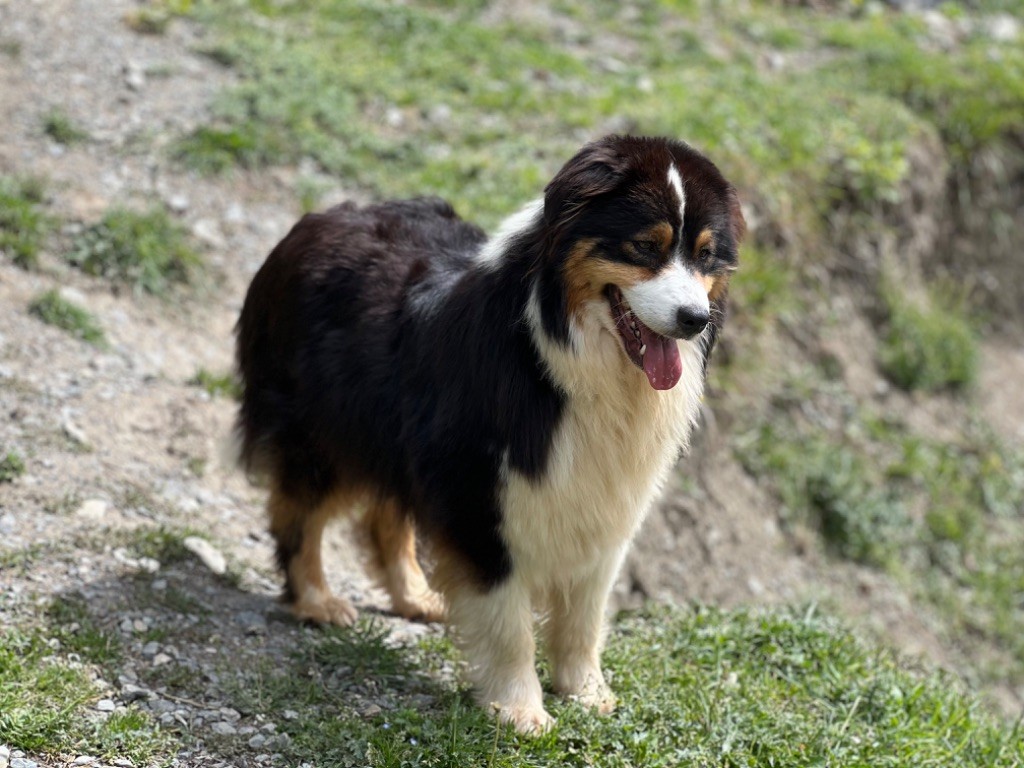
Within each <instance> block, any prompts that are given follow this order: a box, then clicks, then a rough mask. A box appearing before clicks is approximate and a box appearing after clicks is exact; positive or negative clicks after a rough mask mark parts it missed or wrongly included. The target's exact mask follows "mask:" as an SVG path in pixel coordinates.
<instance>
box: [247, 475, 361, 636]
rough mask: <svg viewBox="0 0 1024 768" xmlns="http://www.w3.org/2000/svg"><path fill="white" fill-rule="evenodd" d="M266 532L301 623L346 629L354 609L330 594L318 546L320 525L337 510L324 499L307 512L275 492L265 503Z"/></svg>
mask: <svg viewBox="0 0 1024 768" xmlns="http://www.w3.org/2000/svg"><path fill="white" fill-rule="evenodd" d="M267 511H268V512H269V514H270V532H271V534H273V536H274V539H275V540H276V541H277V559H278V563H279V564H280V566H281V569H282V570H283V571H284V574H285V600H286V601H287V602H288V603H289V604H290V605H291V610H292V613H294V614H295V617H296V618H298V619H300V620H302V621H315V622H318V623H320V624H337V625H339V626H342V627H346V626H349V625H350V624H352V623H353V622H354V621H355V620H356V616H357V613H356V609H355V608H354V607H353V606H352V603H350V602H349V601H348V600H345V599H344V598H341V597H336V596H334V595H332V594H331V590H330V588H329V587H328V586H327V579H326V578H325V577H324V569H323V564H322V562H321V559H320V546H321V541H322V538H323V532H324V526H325V525H326V524H327V521H328V520H329V519H330V518H331V516H332V514H333V513H334V512H336V511H337V500H336V499H331V498H328V499H326V500H325V501H323V502H322V503H321V504H320V505H319V506H317V507H316V508H314V509H310V508H309V507H308V506H306V505H304V504H302V503H300V502H298V501H296V500H295V499H293V498H291V497H289V496H287V495H285V494H284V493H282V492H280V491H278V490H272V491H271V494H270V499H269V500H268V502H267Z"/></svg>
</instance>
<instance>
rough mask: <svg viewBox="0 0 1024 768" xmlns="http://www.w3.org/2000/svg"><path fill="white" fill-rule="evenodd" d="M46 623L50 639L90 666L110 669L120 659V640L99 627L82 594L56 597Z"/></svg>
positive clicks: (47, 612)
mask: <svg viewBox="0 0 1024 768" xmlns="http://www.w3.org/2000/svg"><path fill="white" fill-rule="evenodd" d="M46 620H47V622H48V623H49V628H50V632H49V634H50V636H51V637H53V638H56V639H57V640H58V641H59V642H60V647H61V649H62V650H63V651H64V652H67V653H76V654H78V656H79V657H80V658H81V659H83V660H84V661H86V662H88V663H90V664H96V665H100V666H105V667H108V668H111V667H113V665H115V664H116V663H117V662H118V661H120V660H121V658H122V655H123V649H122V648H121V643H120V641H119V640H118V638H117V637H116V636H115V635H113V634H111V633H110V632H107V631H106V630H104V629H102V628H100V627H99V626H97V625H96V623H95V622H94V621H93V619H92V617H91V615H90V614H89V607H88V604H87V602H86V600H85V598H84V597H83V596H82V595H80V594H75V593H70V594H66V595H61V596H59V597H57V598H55V599H54V600H53V601H52V602H51V603H50V606H49V608H47V610H46Z"/></svg>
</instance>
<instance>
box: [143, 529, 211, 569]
mask: <svg viewBox="0 0 1024 768" xmlns="http://www.w3.org/2000/svg"><path fill="white" fill-rule="evenodd" d="M195 535H196V532H195V531H192V530H190V529H187V530H177V529H172V528H166V527H163V526H160V527H158V528H148V527H147V528H138V529H136V530H135V531H134V532H133V534H132V535H131V539H130V541H129V542H128V546H129V547H130V548H131V550H132V552H133V553H134V554H136V555H137V556H138V557H150V558H152V559H154V560H156V561H158V562H159V563H160V564H161V565H175V564H177V563H183V562H185V561H187V560H189V559H190V558H192V557H193V555H192V553H191V552H190V551H189V550H188V549H187V548H186V547H185V539H187V538H188V537H189V536H195Z"/></svg>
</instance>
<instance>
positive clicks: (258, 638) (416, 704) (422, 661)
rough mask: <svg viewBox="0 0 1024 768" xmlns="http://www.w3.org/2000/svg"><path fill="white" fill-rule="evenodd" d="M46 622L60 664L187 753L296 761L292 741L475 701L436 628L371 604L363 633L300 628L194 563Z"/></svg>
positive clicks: (72, 599) (64, 606) (120, 581)
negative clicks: (390, 715)
mask: <svg viewBox="0 0 1024 768" xmlns="http://www.w3.org/2000/svg"><path fill="white" fill-rule="evenodd" d="M44 618H45V621H46V623H47V627H46V631H47V633H48V634H49V636H51V637H55V638H57V639H58V640H59V641H60V648H61V653H62V654H64V655H65V656H68V657H70V658H72V659H76V658H77V659H81V660H82V661H84V662H86V663H89V664H92V665H94V666H96V667H98V669H99V672H100V677H101V678H102V681H103V682H101V683H100V688H101V689H102V690H99V689H98V690H97V694H96V697H97V698H108V699H112V700H113V702H114V704H115V707H116V708H117V710H116V711H124V710H138V711H140V712H142V713H145V715H146V716H147V717H148V720H149V722H150V724H151V725H152V727H154V728H159V729H160V730H162V731H164V732H166V733H167V734H168V735H169V736H170V738H171V740H172V741H173V742H177V743H178V746H179V750H180V752H179V754H184V753H186V752H190V753H192V754H216V755H221V756H225V757H226V756H232V758H233V759H243V758H255V757H256V756H258V755H259V754H263V753H265V754H283V755H285V756H286V757H287V756H288V755H289V753H290V751H291V747H293V746H294V745H293V736H289V734H293V735H296V734H301V733H302V732H303V731H305V730H308V729H317V728H320V727H321V726H326V725H327V724H329V723H334V722H338V721H346V722H349V723H352V722H356V721H362V722H365V724H366V725H367V726H368V727H373V726H374V725H375V724H377V723H379V722H380V721H381V720H382V718H383V717H384V716H385V715H386V713H387V712H389V711H394V710H397V709H402V710H408V709H410V708H412V709H423V708H427V707H430V706H432V705H433V704H434V703H435V702H437V701H438V700H439V699H445V700H449V701H450V700H453V698H454V699H458V700H461V699H464V698H466V696H467V694H466V693H465V692H464V691H461V690H459V689H458V686H457V685H456V684H455V682H454V679H455V672H454V669H455V665H454V663H453V662H452V661H451V657H452V652H451V648H450V645H449V644H448V641H447V640H446V639H445V638H444V634H443V630H442V629H441V628H440V627H439V626H437V625H414V624H410V623H408V622H406V621H405V620H403V619H400V618H398V617H396V616H394V615H392V614H389V613H387V612H386V611H384V610H381V609H379V608H376V607H373V606H367V607H363V608H362V610H361V615H360V618H359V620H358V621H357V622H356V624H355V625H354V626H353V627H348V628H338V627H318V626H312V625H307V624H302V623H300V622H298V621H296V620H295V619H294V618H293V617H292V616H291V614H289V613H288V612H287V610H285V609H284V608H283V607H282V606H281V605H280V604H279V603H278V601H277V600H276V598H275V596H274V595H273V594H270V593H269V592H268V590H266V589H265V588H264V589H262V590H260V589H256V590H251V589H249V588H248V586H247V585H244V584H241V585H240V584H239V583H238V579H237V578H232V577H219V576H215V575H214V574H212V573H211V572H209V571H208V570H207V569H205V568H204V567H202V566H201V565H200V564H199V562H198V561H196V560H194V559H192V558H191V557H190V556H182V557H181V558H180V559H179V560H177V561H175V562H170V563H163V564H162V565H161V568H160V570H159V571H157V572H155V573H147V572H144V571H141V570H139V571H131V570H129V571H128V572H124V573H121V574H119V575H118V576H113V577H106V578H102V579H98V580H95V581H90V582H86V583H83V584H80V585H78V586H77V587H76V588H74V589H70V590H66V591H63V592H61V593H58V594H57V596H56V597H55V598H54V599H53V601H52V602H51V604H50V606H49V607H48V609H47V610H46V612H45V614H44ZM122 708H124V710H122ZM299 738H300V739H301V736H299ZM300 751H301V750H300ZM243 761H244V762H248V760H247V759H246V760H243Z"/></svg>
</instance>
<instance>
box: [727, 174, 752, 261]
mask: <svg viewBox="0 0 1024 768" xmlns="http://www.w3.org/2000/svg"><path fill="white" fill-rule="evenodd" d="M727 195H728V197H729V225H730V228H731V229H732V240H733V243H734V244H735V246H736V248H739V247H740V243H742V242H743V238H744V237H745V236H746V234H747V220H746V219H744V218H743V208H742V207H741V206H740V196H739V195H738V194H736V188H735V187H733V186H732V185H731V184H730V185H729V191H728V192H727Z"/></svg>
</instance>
